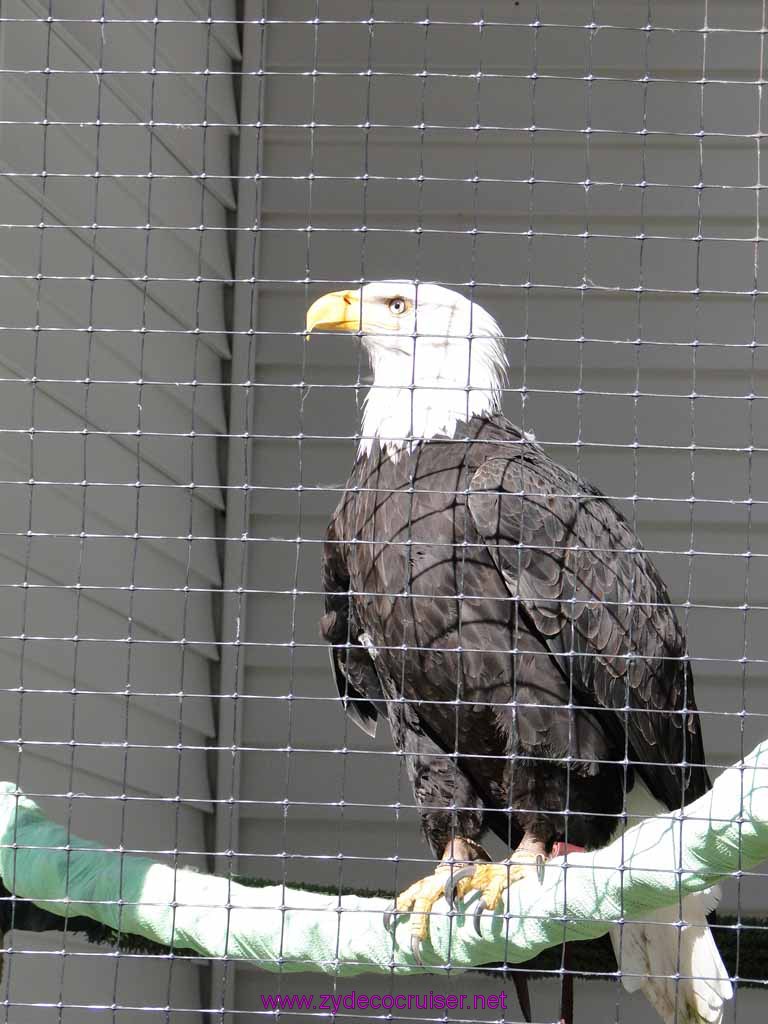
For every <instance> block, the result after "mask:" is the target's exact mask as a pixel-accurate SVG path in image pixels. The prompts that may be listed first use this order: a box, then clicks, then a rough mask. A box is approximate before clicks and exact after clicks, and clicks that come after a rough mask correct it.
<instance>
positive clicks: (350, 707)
mask: <svg viewBox="0 0 768 1024" xmlns="http://www.w3.org/2000/svg"><path fill="white" fill-rule="evenodd" d="M321 574H322V585H323V590H324V591H325V614H324V615H323V616H322V618H321V619H320V632H321V633H322V635H323V639H324V640H326V641H327V642H328V643H329V644H330V645H331V646H330V647H329V649H328V651H329V655H330V660H331V670H332V672H333V677H334V679H335V680H336V687H337V688H338V691H339V696H340V697H341V699H342V700H343V701H344V708H345V710H346V712H347V714H348V715H349V717H350V718H351V719H352V721H353V722H354V723H355V724H356V725H359V726H360V728H361V729H362V730H363V732H366V733H368V735H369V736H375V735H376V723H377V719H378V710H377V706H376V703H372V701H377V700H383V694H382V690H381V684H380V683H379V677H378V675H377V674H376V668H375V665H374V660H375V658H376V651H375V648H373V646H372V645H371V644H366V635H365V634H364V633H361V632H360V631H359V630H358V629H357V628H356V624H355V622H354V620H353V617H352V615H351V607H350V605H351V602H350V599H349V576H348V574H347V572H346V568H345V563H344V558H343V551H342V542H341V541H340V540H339V537H338V536H337V531H336V516H334V518H333V519H332V520H331V523H330V525H329V527H328V532H327V534H326V538H325V544H324V545H323V557H322V565H321ZM379 707H382V705H381V704H380V705H379Z"/></svg>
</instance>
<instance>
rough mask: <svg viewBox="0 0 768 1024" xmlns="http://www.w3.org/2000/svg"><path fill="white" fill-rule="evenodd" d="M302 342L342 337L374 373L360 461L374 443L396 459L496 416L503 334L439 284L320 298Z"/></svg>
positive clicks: (383, 286)
mask: <svg viewBox="0 0 768 1024" xmlns="http://www.w3.org/2000/svg"><path fill="white" fill-rule="evenodd" d="M306 330H307V335H309V334H311V333H312V332H313V331H318V330H323V331H346V332H349V333H353V334H356V335H357V336H358V337H359V338H360V340H361V341H362V343H363V346H364V347H365V350H366V352H367V353H368V358H369V360H370V363H371V369H372V370H373V384H372V385H371V389H370V391H369V392H368V394H367V396H366V399H365V408H364V412H363V423H362V437H361V440H360V452H361V454H368V453H369V452H370V450H371V446H372V445H373V442H374V439H375V438H378V439H379V442H380V444H381V446H382V448H388V449H389V450H390V452H391V453H392V455H393V456H394V457H395V458H396V457H397V456H398V455H399V454H400V452H402V451H403V450H404V449H405V448H406V447H407V445H408V444H409V443H412V442H413V441H414V440H422V439H426V438H430V437H434V436H435V435H438V434H443V435H447V436H448V437H452V436H453V434H454V433H455V430H456V424H457V423H458V422H459V421H461V420H468V419H469V418H470V417H471V416H474V415H479V414H482V413H493V412H496V411H498V409H499V407H500V403H501V393H502V388H503V387H504V384H505V382H506V378H507V366H508V364H507V357H506V354H505V352H504V344H503V335H502V332H501V328H500V327H499V325H498V324H497V323H496V321H495V320H494V319H493V317H492V316H491V315H490V314H489V313H487V312H486V311H485V310H484V309H483V307H482V306H478V304H477V303H476V302H472V301H470V300H469V299H467V298H465V297H464V296H463V295H459V294H458V292H454V291H451V290H450V289H449V288H443V287H441V286H440V285H438V284H421V283H419V284H413V283H412V282H410V281H375V282H372V283H371V284H366V285H364V286H363V287H362V288H360V289H357V290H354V291H340V292H330V293H329V294H328V295H323V296H322V298H319V299H318V300H317V301H316V302H315V303H313V305H312V306H311V307H310V309H309V311H308V312H307V327H306Z"/></svg>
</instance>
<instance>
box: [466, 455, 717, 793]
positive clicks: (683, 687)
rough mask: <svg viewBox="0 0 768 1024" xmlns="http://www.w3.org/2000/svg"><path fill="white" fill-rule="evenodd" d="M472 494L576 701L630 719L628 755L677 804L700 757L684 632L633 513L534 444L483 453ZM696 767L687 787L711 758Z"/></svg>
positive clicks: (527, 618) (509, 581)
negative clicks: (623, 511) (630, 520)
mask: <svg viewBox="0 0 768 1024" xmlns="http://www.w3.org/2000/svg"><path fill="white" fill-rule="evenodd" d="M467 500H468V506H469V513H470V517H471V520H472V521H473V523H474V526H475V527H476V529H477V531H478V533H479V535H480V540H481V542H482V543H484V544H485V546H486V547H487V548H488V551H489V552H490V555H491V557H492V558H493V561H494V563H495V565H496V567H497V569H498V570H499V571H500V572H501V573H502V575H503V577H504V580H505V582H506V585H507V588H508V590H509V592H510V594H511V595H512V596H513V597H515V598H516V599H517V600H518V602H519V604H518V608H519V614H520V618H521V621H522V622H523V623H524V624H525V628H526V629H527V630H529V631H530V632H531V633H533V634H534V635H535V636H536V637H537V638H538V639H539V640H540V641H541V642H543V644H544V646H545V647H546V649H547V651H548V652H549V656H550V660H551V662H553V663H554V665H556V667H557V669H558V671H559V672H560V673H561V675H562V677H563V679H564V680H565V681H566V682H567V683H568V686H569V689H570V690H571V691H572V694H573V700H574V702H575V703H576V704H580V705H592V706H597V707H603V708H606V709H611V710H613V711H615V712H617V715H618V718H619V719H625V720H626V728H627V734H628V739H629V744H630V747H631V754H630V756H632V753H633V754H634V757H635V758H636V759H637V760H638V761H639V762H641V763H643V764H649V767H648V768H647V769H645V770H644V774H646V775H647V774H648V773H649V772H650V774H651V775H652V777H653V785H652V789H654V790H655V791H656V794H657V796H658V797H659V798H663V799H665V802H666V803H667V805H668V806H670V807H677V806H680V804H681V803H682V802H683V800H682V797H683V793H682V792H681V777H680V767H679V766H680V765H681V764H686V763H687V764H688V765H690V764H692V763H693V764H701V763H702V761H703V747H702V742H701V735H700V728H699V722H698V716H697V715H696V714H695V710H696V708H695V704H694V702H693V692H692V689H693V685H692V677H691V673H690V667H689V665H688V662H687V660H686V659H685V654H686V647H685V639H684V637H683V633H682V630H681V629H680V625H679V623H678V622H677V619H676V617H675V615H674V612H673V610H672V608H671V606H670V599H669V595H668V594H667V591H666V589H665V587H664V584H663V582H662V580H661V578H660V577H659V575H658V573H657V572H656V570H655V568H654V566H653V565H652V563H651V561H650V559H649V558H648V556H647V555H646V554H645V552H644V551H643V550H642V549H641V547H640V545H639V542H638V540H637V538H636V537H635V536H634V534H633V532H632V530H631V529H630V527H629V525H628V524H627V522H626V521H625V520H624V519H623V518H622V517H621V515H620V514H619V513H618V512H617V511H616V509H614V508H613V506H612V505H611V504H610V502H609V501H608V500H607V499H606V498H605V497H603V496H602V495H601V494H600V493H599V492H597V491H596V490H594V489H593V488H591V487H590V486H588V485H585V484H580V483H579V481H578V480H577V478H576V477H575V476H573V474H571V473H570V472H568V471H567V470H565V469H564V468H563V467H561V466H558V465H557V464H556V463H554V462H552V461H551V460H550V459H548V458H547V456H546V455H545V454H544V453H543V452H542V451H541V450H540V449H539V448H538V447H537V446H534V445H525V446H520V447H517V448H516V450H515V452H514V454H513V455H510V456H504V457H491V458H489V459H487V460H486V461H485V462H484V463H482V464H481V465H480V467H479V468H478V469H477V470H476V472H475V473H474V474H473V477H472V481H471V484H470V493H469V495H468V499H467ZM691 712H693V713H691ZM616 725H617V726H619V725H621V727H622V728H623V722H619V721H617V722H616ZM654 764H655V765H669V766H670V769H671V770H670V771H667V770H665V768H663V767H656V768H654V767H651V766H652V765H654ZM675 765H676V766H678V767H677V768H675V767H673V766H675ZM693 776H695V779H692V778H691V773H690V771H689V770H685V773H684V777H685V782H684V786H685V788H686V789H687V793H686V794H685V795H686V798H690V797H691V796H695V795H698V794H699V792H703V791H704V790H706V788H707V785H708V780H707V777H706V773H705V772H704V771H703V769H698V771H694V772H693ZM649 781H650V779H649ZM692 781H694V785H693V786H691V785H690V783H691V782H692Z"/></svg>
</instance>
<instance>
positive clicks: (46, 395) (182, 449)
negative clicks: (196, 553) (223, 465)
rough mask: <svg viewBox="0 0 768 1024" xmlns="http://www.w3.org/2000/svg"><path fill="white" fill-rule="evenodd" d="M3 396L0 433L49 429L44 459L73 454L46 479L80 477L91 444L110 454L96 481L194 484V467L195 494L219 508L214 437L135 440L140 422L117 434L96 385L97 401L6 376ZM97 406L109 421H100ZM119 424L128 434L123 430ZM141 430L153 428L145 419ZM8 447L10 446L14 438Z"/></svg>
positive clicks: (0, 386) (43, 439) (74, 389)
mask: <svg viewBox="0 0 768 1024" xmlns="http://www.w3.org/2000/svg"><path fill="white" fill-rule="evenodd" d="M0 291H2V287H1V286H0ZM88 390H89V389H88ZM33 392H34V395H33ZM0 394H1V395H2V411H1V412H0V431H3V432H11V434H12V433H13V432H14V431H21V430H28V429H29V428H30V427H34V428H35V429H36V430H39V431H48V432H49V433H40V434H39V435H38V437H39V439H40V445H39V449H40V451H41V456H42V457H44V450H45V449H46V448H48V449H50V450H52V449H53V448H57V449H59V451H60V452H69V453H71V454H70V462H69V463H68V464H67V463H64V464H62V463H60V462H58V461H57V464H56V467H55V468H54V469H52V474H51V475H50V476H47V477H46V475H45V471H42V470H41V467H38V475H39V476H40V479H46V478H47V479H49V480H61V481H68V480H71V481H79V480H82V479H83V463H82V459H83V457H84V455H85V454H86V452H85V449H86V448H88V449H90V450H91V451H92V452H93V453H94V454H93V458H94V459H95V460H98V456H97V455H96V453H97V452H101V453H102V454H103V455H106V453H107V452H109V453H110V454H109V456H108V458H107V460H106V462H105V469H104V471H103V473H102V471H101V468H100V463H99V462H98V461H92V462H91V474H90V475H91V479H92V480H93V482H94V483H96V482H98V483H117V482H121V483H135V482H136V480H137V477H138V479H140V480H142V481H143V482H146V483H169V484H175V485H189V484H190V483H191V482H192V477H191V476H190V473H191V470H192V468H194V471H195V476H194V482H195V484H197V485H198V486H199V491H197V492H196V493H197V496H198V497H199V498H200V500H202V501H205V502H207V503H209V504H211V505H213V506H214V507H221V504H222V498H221V494H220V492H219V490H218V460H217V453H216V439H215V438H214V437H202V438H196V439H195V441H194V445H193V444H192V442H191V441H190V438H189V437H185V436H183V434H178V435H176V436H174V435H173V434H170V435H168V436H155V437H152V436H151V434H150V435H149V436H141V437H138V438H137V437H136V435H135V431H136V423H135V422H134V424H133V427H131V426H129V425H128V424H129V423H130V421H128V423H125V424H124V425H119V426H118V427H117V430H118V432H117V433H114V434H112V433H111V424H110V423H109V419H108V417H109V416H110V415H111V414H112V411H113V410H112V407H111V404H110V402H109V396H108V394H106V393H105V391H102V394H101V395H99V386H98V385H97V386H94V402H93V403H91V401H90V394H89V393H88V391H87V390H86V389H84V388H83V387H82V385H78V384H64V383H62V384H39V385H38V386H37V387H36V388H34V389H33V388H32V387H31V386H30V385H25V384H23V383H21V382H19V381H17V380H13V379H8V378H6V379H4V380H3V379H0ZM62 399H64V400H62ZM99 405H101V412H102V414H103V416H104V419H105V420H106V422H103V421H100V417H99V416H98V412H99V409H98V406H99ZM121 426H122V430H123V431H127V433H123V432H121V430H120V428H121ZM84 429H90V430H91V431H93V433H91V434H89V435H87V436H86V435H84V434H83V431H84ZM142 429H148V430H151V428H150V427H149V426H147V425H145V424H144V423H142ZM17 437H18V435H17ZM8 447H9V448H11V447H12V441H11V440H10V436H9V441H8ZM112 452H114V456H113V455H112V454H111V453H112ZM137 452H139V453H140V461H141V468H140V470H138V471H137V458H136V453H137ZM97 466H98V467H99V469H98V470H97V469H96V467H97ZM86 479H87V477H86Z"/></svg>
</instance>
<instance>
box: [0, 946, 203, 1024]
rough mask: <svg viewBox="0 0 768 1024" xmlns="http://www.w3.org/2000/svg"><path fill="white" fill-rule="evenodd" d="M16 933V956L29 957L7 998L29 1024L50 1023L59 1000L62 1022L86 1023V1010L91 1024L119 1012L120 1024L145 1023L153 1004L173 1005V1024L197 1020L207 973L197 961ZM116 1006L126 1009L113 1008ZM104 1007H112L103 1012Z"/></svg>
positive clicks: (19, 960) (21, 960)
mask: <svg viewBox="0 0 768 1024" xmlns="http://www.w3.org/2000/svg"><path fill="white" fill-rule="evenodd" d="M11 934H12V935H13V938H12V939H9V942H12V943H13V949H14V953H15V954H18V953H21V954H23V955H21V956H18V955H15V956H14V965H13V980H10V979H9V989H8V992H9V995H8V997H7V998H8V999H9V1002H10V1003H12V1004H13V1005H14V1007H17V1008H18V1011H17V1012H19V1013H20V1014H22V1015H23V1020H24V1024H50V1022H51V1009H50V1007H51V1006H56V1007H58V1004H59V1002H61V1009H60V1010H59V1009H57V1010H56V1014H57V1016H59V1017H60V1019H61V1021H62V1024H76V1022H77V1021H78V1020H82V1019H83V1016H82V1015H83V1012H84V1011H83V1009H82V1008H83V1007H87V1010H85V1013H87V1014H88V1018H89V1024H90V1022H92V1024H111V1021H110V1017H114V1016H115V1013H117V1014H118V1015H119V1019H120V1024H145V1022H146V1020H147V1015H148V1011H147V1007H148V1006H163V1007H165V1006H166V1005H170V1006H171V1007H173V1009H171V1010H164V1011H163V1013H164V1014H165V1019H166V1020H167V1021H168V1022H169V1024H187V1022H188V1021H190V1020H194V1019H195V1016H196V1015H195V1014H194V1012H192V1013H191V1012H190V1010H189V1007H190V1006H192V1007H194V1006H199V1005H200V1001H199V1000H200V998H201V996H200V980H201V975H200V965H199V963H198V962H196V961H194V960H185V959H182V958H181V957H174V958H173V959H172V960H171V959H165V958H163V959H161V958H159V957H153V956H146V955H145V956H135V955H134V956H130V955H126V954H123V955H122V956H120V957H119V958H118V957H117V956H115V954H114V952H113V949H112V947H110V946H109V945H105V946H100V947H95V946H92V945H89V946H87V947H86V946H85V944H84V943H83V942H82V940H78V938H76V937H75V936H74V935H72V934H71V933H70V934H69V935H67V936H65V935H63V934H62V933H61V932H55V933H49V934H47V935H35V934H32V933H30V932H18V931H17V932H13V933H11ZM63 950H66V952H62V951H63ZM78 953H79V954H80V955H79V956H78V955H77V954H78ZM64 956H66V960H64V959H63V957H64ZM65 964H66V967H65ZM30 1003H31V1004H33V1005H31V1006H30V1005H29V1004H30ZM113 1004H116V1005H117V1006H119V1007H120V1009H118V1010H117V1011H114V1010H112V1009H111V1007H112V1005H113ZM102 1006H103V1007H110V1009H105V1010H100V1009H97V1007H102ZM177 1007H178V1008H179V1009H178V1010H177V1009H176V1008H177ZM149 1012H150V1013H151V1012H152V1011H149ZM150 1019H151V1018H150Z"/></svg>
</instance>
